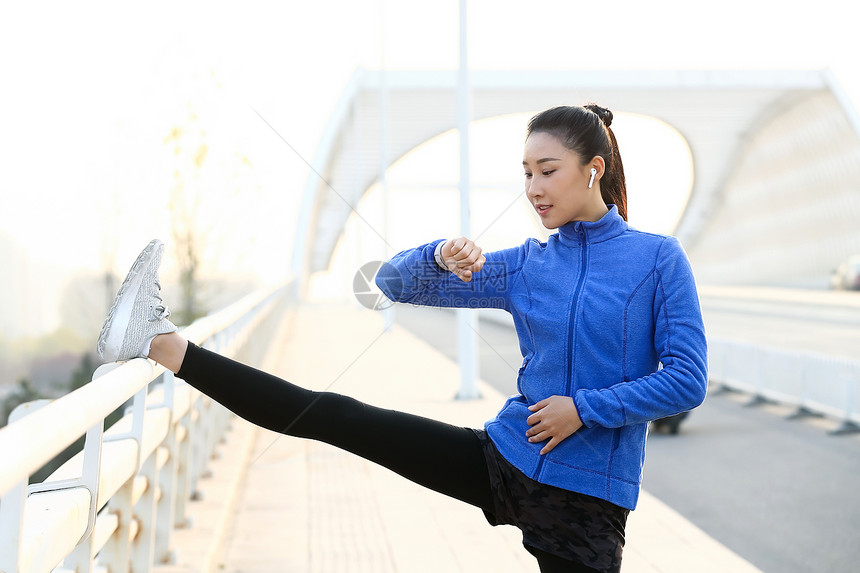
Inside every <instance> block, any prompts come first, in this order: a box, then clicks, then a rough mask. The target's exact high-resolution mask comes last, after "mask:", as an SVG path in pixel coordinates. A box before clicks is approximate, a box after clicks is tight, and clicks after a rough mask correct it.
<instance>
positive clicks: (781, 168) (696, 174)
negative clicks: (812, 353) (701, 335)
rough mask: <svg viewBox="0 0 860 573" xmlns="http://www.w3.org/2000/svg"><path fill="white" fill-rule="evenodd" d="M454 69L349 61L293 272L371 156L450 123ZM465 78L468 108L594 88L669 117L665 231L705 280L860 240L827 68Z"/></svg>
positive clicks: (770, 279)
mask: <svg viewBox="0 0 860 573" xmlns="http://www.w3.org/2000/svg"><path fill="white" fill-rule="evenodd" d="M457 81H458V76H457V72H456V71H438V72H412V71H365V70H359V71H357V72H356V73H355V75H354V76H353V78H352V81H351V82H350V83H349V85H348V87H347V88H346V90H345V91H344V93H343V96H342V97H341V99H340V101H339V103H338V105H337V106H336V109H335V111H334V112H333V114H332V116H331V118H330V121H329V124H328V126H327V128H326V131H325V133H324V134H323V137H322V140H321V143H320V145H319V148H318V150H317V154H316V156H315V158H314V161H313V170H314V173H312V174H311V175H310V176H309V178H308V180H307V185H306V188H305V196H304V200H303V204H302V216H301V217H300V221H299V225H298V226H297V230H296V240H295V245H296V248H295V250H294V260H293V274H294V276H297V277H301V276H303V275H304V274H305V273H306V272H307V271H310V272H314V271H320V270H325V269H327V268H328V266H329V262H330V260H331V257H332V253H333V252H334V249H335V246H336V244H337V241H338V239H339V238H340V237H341V234H342V233H343V229H344V226H345V223H346V221H347V219H348V217H349V216H350V214H351V212H352V210H353V208H354V207H355V205H357V204H358V201H359V199H360V198H361V197H362V196H363V195H364V193H365V192H366V191H367V190H368V189H369V188H370V187H371V185H372V184H373V183H375V182H376V181H378V180H380V177H381V171H382V169H383V168H382V166H387V165H390V164H391V163H392V162H394V161H396V160H397V159H399V158H400V157H402V156H404V155H405V154H406V153H408V152H409V151H411V150H412V149H414V148H415V147H417V146H418V145H420V144H421V143H424V142H425V141H427V140H429V139H431V138H433V137H435V136H437V135H439V134H441V133H443V132H445V131H447V130H449V129H453V128H454V127H455V126H456V117H457V116H456V111H457V110H456V107H457ZM469 81H470V84H471V94H472V102H473V105H472V118H473V119H474V120H480V119H487V118H491V117H496V116H501V115H505V114H511V113H518V112H537V111H540V110H542V109H545V108H548V107H551V106H555V105H569V104H582V103H587V102H589V101H596V102H599V103H600V104H601V105H605V106H607V107H609V108H610V109H612V110H613V111H614V112H628V113H635V114H640V115H644V116H650V117H654V118H657V119H659V120H662V121H663V122H665V123H667V124H669V125H670V126H672V127H673V128H675V129H676V130H677V131H678V132H679V133H680V134H681V135H682V136H683V137H684V138H685V139H686V141H687V144H688V146H689V148H690V152H691V155H692V161H693V187H692V191H691V193H690V198H689V202H688V204H687V206H686V209H685V210H684V213H683V216H682V218H681V221H680V223H679V225H678V227H677V229H676V230H675V232H674V234H675V235H677V236H678V237H679V238H680V240H681V241H682V243H683V244H684V245H685V247H686V249H687V251H688V253H689V255H690V257H691V259H692V260H693V263H694V266H695V268H696V272H697V275H698V277H699V279H700V280H701V281H702V282H705V283H725V284H776V285H781V286H786V285H791V286H814V287H819V286H822V285H824V284H826V281H827V277H828V275H829V274H830V272H831V271H832V270H833V269H834V268H836V266H837V265H838V264H839V263H840V262H841V261H842V260H843V259H845V258H846V257H848V256H849V255H852V254H857V253H860V224H858V221H860V117H858V115H857V112H856V111H855V110H854V108H853V107H852V105H851V103H850V102H849V101H848V99H847V97H846V96H845V94H844V93H843V91H842V89H841V88H840V86H839V85H838V83H837V82H836V80H835V79H834V77H833V75H832V74H831V73H830V72H829V71H827V70H800V71H791V70H781V71H627V72H625V71H530V72H506V71H479V70H475V71H472V72H471V75H470V79H469ZM383 112H384V113H385V115H384V116H383V115H382V114H383ZM383 131H384V133H383ZM622 143H623V142H622ZM383 155H384V157H383ZM667 168H671V166H667ZM311 239H312V240H311Z"/></svg>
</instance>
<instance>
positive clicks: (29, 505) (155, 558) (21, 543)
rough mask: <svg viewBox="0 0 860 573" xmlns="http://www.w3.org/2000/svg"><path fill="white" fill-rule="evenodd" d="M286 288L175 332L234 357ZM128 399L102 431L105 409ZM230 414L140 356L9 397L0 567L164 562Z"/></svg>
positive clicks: (116, 572)
mask: <svg viewBox="0 0 860 573" xmlns="http://www.w3.org/2000/svg"><path fill="white" fill-rule="evenodd" d="M288 294H289V288H288V287H280V288H278V289H273V290H267V291H260V292H257V293H254V294H251V295H248V296H247V297H245V298H243V299H242V300H240V301H238V302H236V303H235V304H233V305H231V306H229V307H227V308H225V309H224V310H222V311H219V312H217V313H214V314H212V315H209V316H207V317H204V318H202V319H200V320H197V321H195V322H194V323H193V324H192V325H190V326H188V327H187V328H185V329H184V330H183V331H182V334H183V336H185V337H186V338H188V339H189V340H192V341H195V342H196V343H198V344H202V345H203V346H204V347H206V348H209V349H211V350H214V351H216V352H219V353H221V354H225V355H228V356H230V355H233V354H235V352H236V351H237V350H238V349H239V348H240V347H241V346H242V344H244V342H245V341H246V340H247V338H248V336H249V335H250V334H251V333H252V332H253V331H254V329H255V328H256V327H257V326H258V325H259V323H260V322H261V321H262V320H263V319H264V318H265V317H266V316H267V315H268V314H269V312H270V311H271V310H272V307H273V306H274V305H275V304H276V303H277V302H278V301H279V300H283V297H285V296H288ZM132 396H134V401H133V405H132V406H131V408H129V409H128V410H127V411H126V415H125V416H124V417H123V418H122V419H121V420H119V421H118V422H117V423H116V424H114V425H113V426H111V427H110V428H109V429H107V430H106V431H105V430H104V419H105V417H106V416H107V415H108V414H110V413H111V412H113V411H114V410H115V409H116V408H118V407H120V406H122V405H123V404H125V403H126V402H127V401H128V400H129V398H131V397H132ZM231 418H232V414H231V413H230V412H229V411H228V410H226V409H225V408H223V407H222V406H220V405H219V404H217V403H216V402H213V401H212V400H210V399H209V398H208V397H206V396H204V395H202V394H201V393H200V392H198V391H197V390H195V389H194V388H192V387H190V386H189V385H188V384H186V383H184V382H182V381H180V380H178V379H174V376H173V374H172V373H171V372H169V371H166V370H165V369H164V368H163V367H162V366H160V365H158V364H155V363H154V362H152V361H150V360H146V359H143V358H138V359H134V360H131V361H129V362H126V363H124V364H107V365H104V366H101V367H99V369H97V370H96V372H95V373H94V374H93V380H92V382H90V383H89V384H86V385H85V386H83V387H82V388H79V389H78V390H75V391H74V392H72V393H70V394H68V395H66V396H63V397H62V398H59V399H57V400H53V401H48V400H41V401H37V402H31V403H29V404H25V405H22V406H19V408H17V409H16V410H15V412H14V413H13V415H12V416H10V422H9V425H8V426H6V427H5V428H3V429H0V458H2V460H3V470H2V472H0V571H2V572H3V573H14V572H20V573H36V572H39V573H41V572H49V571H54V572H55V573H71V572H75V573H88V572H93V571H109V572H110V573H121V572H127V571H134V572H135V573H142V572H145V571H149V570H150V569H151V568H152V566H153V564H154V563H166V562H169V561H170V559H171V547H170V536H171V532H172V530H173V529H174V528H175V527H178V526H182V525H183V524H184V522H185V521H186V511H185V506H186V502H187V501H188V500H189V499H191V498H192V496H193V495H194V492H195V491H196V485H197V480H198V479H199V478H200V477H201V475H202V474H203V473H204V472H205V470H206V466H207V463H208V460H209V459H210V457H211V455H212V453H213V452H214V449H215V446H216V444H217V442H218V440H219V439H220V437H221V436H222V435H223V433H224V431H225V430H226V428H227V426H228V425H229V422H230V419H231ZM84 434H86V441H85V445H84V449H83V451H82V452H80V453H78V454H77V455H76V456H74V457H73V458H72V459H70V460H69V461H68V462H66V463H65V464H63V465H62V466H61V467H60V468H59V469H57V470H56V471H55V472H54V473H53V474H51V475H50V476H49V477H48V478H47V479H46V480H45V481H44V482H43V483H40V484H33V485H30V486H29V487H28V485H27V482H28V479H29V476H30V475H31V474H32V473H33V472H35V471H37V470H38V469H39V468H41V467H42V466H43V465H44V464H46V463H47V462H49V461H50V460H51V459H53V458H54V457H55V456H56V455H58V454H59V453H60V452H62V451H63V450H64V449H65V448H66V447H68V446H69V445H70V444H72V443H74V442H75V440H77V439H78V438H79V437H80V436H81V435H84Z"/></svg>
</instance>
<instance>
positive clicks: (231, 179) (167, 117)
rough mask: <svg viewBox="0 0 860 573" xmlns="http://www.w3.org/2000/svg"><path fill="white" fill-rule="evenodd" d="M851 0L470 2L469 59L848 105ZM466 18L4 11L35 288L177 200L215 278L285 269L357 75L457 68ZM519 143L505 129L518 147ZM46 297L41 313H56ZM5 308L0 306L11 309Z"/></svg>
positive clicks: (154, 230)
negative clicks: (752, 81)
mask: <svg viewBox="0 0 860 573" xmlns="http://www.w3.org/2000/svg"><path fill="white" fill-rule="evenodd" d="M10 4H12V5H11V6H10ZM848 4H849V3H848V2H846V1H835V0H820V1H819V2H816V3H814V4H813V5H808V6H806V7H805V8H804V9H803V10H801V9H799V8H791V7H790V6H789V5H786V4H785V3H781V2H770V1H768V2H765V1H760V0H758V1H757V0H745V1H737V0H728V1H721V2H714V3H711V4H707V3H701V2H689V1H680V0H677V1H676V0H656V1H651V2H641V1H636V2H634V1H615V2H613V1H604V2H599V3H597V2H592V3H580V2H570V1H540V0H538V1H534V2H528V3H526V2H512V1H498V0H470V2H469V58H470V65H471V67H472V68H475V69H751V68H752V69H795V68H822V67H829V68H831V69H832V70H833V71H834V73H835V75H836V78H837V80H838V81H840V82H841V83H842V84H843V86H844V87H845V88H846V90H847V91H848V93H849V94H850V95H851V96H852V97H854V100H855V101H857V100H860V97H857V96H858V94H860V71H858V69H857V67H856V64H855V62H854V61H853V60H854V59H855V58H856V54H857V53H860V44H858V40H857V38H858V34H857V30H856V22H855V21H854V19H853V18H851V17H848V14H847V13H846V9H847V6H848ZM458 6H459V4H458V2H457V1H456V0H442V1H434V2H416V1H410V0H405V1H397V2H395V1H394V0H385V1H384V2H381V1H380V0H375V1H361V0H359V1H347V0H337V1H335V0H329V1H326V0H319V1H313V2H310V1H303V2H278V3H275V2H269V3H262V2H244V3H242V4H241V5H239V4H237V3H231V4H222V3H212V2H205V3H204V2H190V3H179V2H147V3H144V4H140V3H138V4H134V5H120V4H118V3H113V2H99V3H94V2H78V3H65V2H16V3H9V2H7V3H4V4H3V6H2V8H0V241H6V242H7V243H8V242H11V243H13V244H14V245H17V247H18V248H19V249H20V251H21V252H23V253H25V256H26V257H27V268H28V269H30V271H28V272H32V273H34V277H35V276H36V275H37V274H38V273H43V274H38V278H33V279H31V280H30V282H31V283H32V282H33V281H38V282H40V283H43V282H45V280H49V281H50V280H57V281H62V280H63V279H62V277H63V276H64V275H63V273H66V272H68V271H72V270H81V269H88V270H91V271H93V272H95V271H99V270H101V269H104V268H105V267H108V268H111V267H113V268H115V270H116V271H117V272H118V273H122V272H124V271H125V269H126V268H127V266H128V265H129V264H130V261H131V260H132V259H133V257H134V255H135V254H136V252H137V251H138V250H139V249H140V248H141V246H142V245H144V244H145V243H146V242H147V241H148V240H149V239H150V238H152V237H156V236H157V237H161V238H163V239H165V241H167V242H170V238H171V237H170V234H171V225H170V217H169V207H170V204H171V202H172V203H173V204H174V206H175V205H176V204H177V203H178V202H179V203H183V202H184V203H185V204H187V205H191V206H194V205H196V206H197V215H196V217H195V221H196V222H197V224H198V225H199V226H200V227H201V228H202V229H203V231H202V232H203V234H204V236H205V238H206V241H205V245H206V250H205V252H204V255H205V256H207V257H209V258H210V259H209V260H208V264H210V265H213V266H212V269H215V267H214V263H213V262H212V260H211V259H212V258H214V257H215V255H216V254H217V256H218V258H219V260H220V265H219V267H220V270H221V271H222V272H233V273H242V274H255V275H259V276H260V277H261V278H263V279H266V280H273V279H276V278H279V277H280V276H283V273H284V272H285V271H286V269H287V267H288V264H289V253H290V247H291V243H292V230H293V226H294V222H295V219H296V215H297V212H298V208H299V205H300V202H301V192H302V190H303V188H304V184H305V181H306V179H307V177H308V174H309V172H308V168H307V166H306V164H305V160H307V161H311V160H312V158H313V156H314V152H315V149H316V144H317V142H318V140H319V137H320V133H321V130H322V128H323V126H324V125H325V122H326V120H327V118H328V115H329V113H330V112H331V110H332V107H333V106H334V105H335V102H336V101H337V99H338V97H339V96H340V93H341V90H342V89H343V87H344V86H345V84H346V83H347V81H348V79H349V77H350V75H351V74H352V72H353V70H354V69H355V68H356V67H367V68H379V67H380V66H381V65H382V64H383V62H384V65H385V66H386V67H388V68H391V69H440V68H447V69H452V68H456V66H457V64H458ZM571 103H579V102H571ZM855 105H856V104H855ZM254 110H256V111H257V112H259V113H260V114H262V115H263V116H264V117H265V118H266V119H267V120H268V121H269V122H270V123H271V124H272V125H273V126H275V127H276V129H277V130H278V132H279V133H280V134H281V136H283V137H284V138H285V139H286V140H287V141H288V142H289V143H290V145H291V146H292V147H294V148H295V149H296V151H297V153H298V154H297V153H294V152H293V151H292V150H290V148H289V147H288V146H287V145H285V144H284V142H283V141H281V140H280V139H279V138H278V136H277V135H275V134H274V133H273V132H272V131H271V130H270V129H269V127H267V126H266V125H265V124H264V123H263V122H262V121H261V120H260V119H259V117H257V115H256V113H255V112H254ZM521 133H522V132H521V129H518V130H517V131H516V132H515V133H512V134H511V137H512V138H514V139H516V143H517V144H520V142H521ZM623 143H624V142H623V141H622V145H623ZM629 161H630V159H629V157H627V158H625V163H627V162H629ZM515 167H516V169H515V172H516V173H517V179H515V180H513V181H512V184H513V185H514V186H516V185H519V184H520V183H521V182H520V180H519V175H520V174H519V170H520V169H519V167H518V166H515ZM431 170H432V167H431ZM412 172H413V174H415V175H416V176H420V175H421V174H420V172H419V170H418V169H417V168H416V169H413V170H412ZM401 216H406V217H408V214H407V215H403V214H401ZM0 246H2V245H0ZM168 248H169V247H168ZM4 252H5V251H4V250H3V249H0V254H2V253H4ZM171 260H172V259H171V257H170V256H168V257H166V260H165V265H166V269H165V272H166V273H169V272H170V270H171V269H170V265H171V264H172V263H171ZM34 269H35V270H34ZM44 277H60V278H57V279H45V278H44ZM19 280H20V279H19ZM40 288H43V289H44V288H48V287H45V286H44V285H41V286H40ZM48 290H50V288H48ZM45 296H46V299H45V305H43V306H46V307H47V310H45V311H44V312H45V313H46V314H47V315H52V313H54V311H53V310H52V308H53V307H52V305H56V304H57V303H56V301H53V302H52V301H51V300H50V297H49V296H48V295H45ZM2 305H3V306H0V314H6V315H9V314H10V313H13V312H16V308H15V306H14V303H12V302H11V301H8V300H4V301H3V302H2ZM54 314H55V313H54Z"/></svg>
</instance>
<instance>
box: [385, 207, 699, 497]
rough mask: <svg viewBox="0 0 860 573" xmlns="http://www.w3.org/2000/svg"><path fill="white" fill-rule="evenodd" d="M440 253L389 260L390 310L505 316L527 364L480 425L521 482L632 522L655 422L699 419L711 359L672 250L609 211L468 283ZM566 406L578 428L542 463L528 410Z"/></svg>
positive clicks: (683, 270)
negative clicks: (587, 501) (562, 401)
mask: <svg viewBox="0 0 860 573" xmlns="http://www.w3.org/2000/svg"><path fill="white" fill-rule="evenodd" d="M439 242H440V241H434V242H432V243H428V244H427V245H423V246H421V247H417V248H415V249H410V250H407V251H403V252H401V253H399V254H397V255H395V256H394V257H393V258H392V259H391V260H390V261H389V263H388V264H386V265H384V266H383V268H382V269H381V270H380V272H379V273H378V275H377V279H376V282H377V285H378V286H379V287H380V288H381V289H382V291H383V292H384V293H385V295H386V296H388V297H389V298H390V299H392V300H394V301H399V302H406V303H413V304H420V305H430V306H447V307H466V308H502V309H505V310H507V311H508V312H510V313H511V314H512V315H513V319H514V325H515V326H516V331H517V335H518V337H519V342H520V349H521V351H522V354H523V363H522V367H521V368H520V370H519V375H518V378H517V390H518V393H517V394H515V395H513V396H511V397H510V398H508V400H507V401H506V402H505V404H504V406H502V409H501V410H500V411H499V413H498V414H497V415H496V416H495V417H494V418H493V419H492V420H490V421H488V422H487V423H486V425H485V428H486V430H487V433H488V434H489V436H490V438H491V439H492V440H493V442H494V443H495V445H496V447H497V448H498V449H499V452H500V453H501V454H502V455H503V456H504V457H505V459H507V460H508V461H509V462H511V463H512V464H513V465H514V466H515V467H517V468H518V469H519V470H521V471H522V472H523V473H524V474H525V475H527V476H530V477H531V478H533V479H535V480H537V481H539V482H541V483H545V484H550V485H553V486H557V487H561V488H565V489H568V490H573V491H577V492H581V493H584V494H587V495H591V496H594V497H599V498H602V499H605V500H608V501H610V502H612V503H615V504H617V505H620V506H622V507H626V508H629V509H633V508H635V506H636V501H637V499H638V496H639V486H640V483H641V481H642V465H643V462H644V460H645V437H646V433H647V426H648V422H649V421H650V420H655V419H658V418H662V417H665V416H669V415H672V414H676V413H679V412H683V411H686V410H690V409H692V408H694V407H696V406H698V405H699V404H700V403H701V402H702V401H703V400H704V398H705V391H706V387H707V366H706V362H707V360H706V355H707V346H706V342H705V332H704V326H703V324H702V315H701V310H700V308H699V299H698V295H697V293H696V285H695V281H694V279H693V274H692V271H691V269H690V264H689V262H688V260H687V256H686V254H685V253H684V250H683V249H682V247H681V245H680V243H679V242H678V240H677V239H675V238H674V237H670V236H665V235H657V234H652V233H644V232H641V231H636V230H634V229H631V228H630V227H628V225H627V223H626V221H624V219H622V218H621V217H620V216H619V214H618V211H617V209H616V208H615V207H614V206H612V207H611V209H610V211H609V212H608V213H607V214H606V215H605V216H604V217H603V218H601V219H600V220H599V221H596V222H582V221H576V222H572V223H568V224H566V225H564V226H562V227H560V228H559V229H558V233H555V234H553V235H551V236H550V237H549V239H548V240H547V242H546V243H542V242H538V241H537V240H535V239H529V240H528V241H526V242H525V243H524V244H523V245H521V246H520V247H517V248H512V249H506V250H502V251H497V252H492V253H486V254H485V256H486V259H487V262H486V264H485V265H484V268H483V269H482V270H481V271H480V272H478V273H475V274H474V275H473V278H472V281H471V282H469V283H464V282H462V281H460V279H458V278H457V277H456V276H455V275H454V274H453V273H450V272H448V271H445V270H442V269H440V268H439V267H438V266H437V265H436V264H435V261H434V258H433V253H434V250H435V248H436V245H437V244H438V243H439ZM552 395H562V396H572V397H573V399H574V404H575V405H576V408H577V410H578V412H579V416H580V418H581V419H582V422H583V424H584V426H583V427H582V428H581V429H579V430H578V431H577V432H576V433H574V434H573V435H571V436H570V437H568V438H567V439H565V440H564V441H562V442H561V443H560V444H558V445H557V446H556V447H555V449H553V450H552V451H551V452H549V453H547V454H545V455H540V450H541V448H542V447H543V446H544V445H545V444H531V443H529V442H528V439H527V438H526V430H528V428H529V425H528V423H527V422H526V419H527V418H528V417H529V416H530V415H531V412H530V411H529V410H528V407H529V406H530V405H532V404H535V403H536V402H539V401H540V400H542V399H544V398H547V397H549V396H552Z"/></svg>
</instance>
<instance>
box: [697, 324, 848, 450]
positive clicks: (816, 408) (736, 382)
mask: <svg viewBox="0 0 860 573" xmlns="http://www.w3.org/2000/svg"><path fill="white" fill-rule="evenodd" d="M708 346H709V352H708V354H709V366H708V370H709V372H710V379H711V381H712V382H714V383H717V384H720V385H722V386H724V387H726V388H729V389H732V390H738V391H741V392H746V393H749V394H751V395H752V396H753V400H754V403H755V402H764V401H775V402H779V403H783V404H788V405H793V406H797V412H796V413H795V414H794V415H793V416H794V417H803V416H828V417H832V418H836V419H837V420H841V421H842V425H841V426H840V427H839V428H837V429H836V430H834V431H833V432H832V433H834V434H842V433H848V432H857V431H860V391H858V388H860V360H851V359H848V358H839V357H834V356H826V355H823V354H816V353H812V352H797V351H793V350H783V349H779V348H773V347H769V346H764V345H757V344H751V343H749V342H745V341H739V340H729V339H720V338H710V339H709V341H708Z"/></svg>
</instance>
